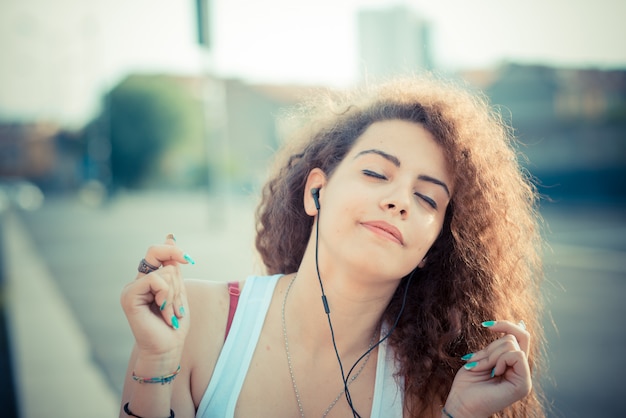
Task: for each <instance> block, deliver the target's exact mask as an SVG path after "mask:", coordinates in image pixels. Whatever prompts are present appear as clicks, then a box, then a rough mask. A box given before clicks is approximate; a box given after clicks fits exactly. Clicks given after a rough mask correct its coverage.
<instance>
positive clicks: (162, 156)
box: [99, 75, 206, 188]
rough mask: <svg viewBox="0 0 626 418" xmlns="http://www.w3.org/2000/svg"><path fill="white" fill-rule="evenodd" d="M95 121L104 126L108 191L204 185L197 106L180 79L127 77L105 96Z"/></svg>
mask: <svg viewBox="0 0 626 418" xmlns="http://www.w3.org/2000/svg"><path fill="white" fill-rule="evenodd" d="M99 119H100V123H101V124H108V134H109V138H110V141H111V154H110V166H111V175H112V186H113V187H115V188H117V187H129V188H138V187H146V186H149V187H154V186H189V185H196V186H197V185H199V184H204V183H206V164H205V158H204V156H205V155H206V153H205V152H203V147H204V145H203V143H202V132H203V128H202V124H203V121H202V114H201V103H200V102H199V101H198V100H196V99H195V98H194V97H193V96H192V94H191V89H189V88H187V86H186V85H185V80H184V79H178V78H174V77H169V76H163V75H133V76H130V77H128V78H126V79H125V80H123V81H122V82H121V83H120V84H118V85H117V86H116V87H115V88H113V90H111V92H110V93H109V94H108V96H107V98H106V106H105V111H104V112H103V113H102V115H101V116H100V118H99ZM198 148H199V149H198Z"/></svg>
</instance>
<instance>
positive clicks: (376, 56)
mask: <svg viewBox="0 0 626 418" xmlns="http://www.w3.org/2000/svg"><path fill="white" fill-rule="evenodd" d="M358 30H359V50H360V62H359V69H360V72H361V77H362V78H367V77H374V78H380V77H389V76H393V75H397V74H402V73H407V72H416V71H420V70H430V69H432V68H433V62H432V44H431V42H432V41H431V28H430V25H429V23H428V22H427V21H425V20H423V19H420V17H419V16H417V15H416V14H415V13H414V12H413V11H412V10H411V9H409V8H408V7H407V6H395V7H393V8H389V9H376V10H362V11H360V12H359V14H358Z"/></svg>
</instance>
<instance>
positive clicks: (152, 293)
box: [121, 234, 193, 357]
mask: <svg viewBox="0 0 626 418" xmlns="http://www.w3.org/2000/svg"><path fill="white" fill-rule="evenodd" d="M143 261H145V263H143V265H140V270H143V271H145V272H147V274H146V273H142V272H141V271H140V272H139V273H138V274H137V277H136V279H135V280H134V281H132V282H130V283H128V284H127V285H126V286H125V287H124V290H123V291H122V295H121V304H122V308H123V309H124V313H125V314H126V318H127V319H128V323H129V324H130V327H131V330H132V332H133V335H134V336H135V340H136V345H137V349H138V350H139V352H140V353H141V354H144V355H149V356H155V357H158V356H161V355H164V354H174V353H180V352H181V351H182V346H183V343H184V340H185V337H186V335H187V332H188V328H189V312H188V309H187V307H188V303H187V295H186V291H185V286H184V283H183V279H182V276H181V273H180V266H179V264H188V263H190V262H191V263H193V260H192V259H191V257H189V256H188V255H186V254H184V253H183V251H182V250H180V249H179V248H178V247H177V246H176V241H175V239H174V236H173V235H171V234H170V235H168V236H167V238H166V240H165V242H164V243H163V244H161V245H154V246H151V247H150V248H148V251H147V252H146V255H145V258H144V260H143ZM142 267H143V268H142ZM153 268H156V269H153Z"/></svg>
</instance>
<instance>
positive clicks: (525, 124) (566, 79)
mask: <svg viewBox="0 0 626 418" xmlns="http://www.w3.org/2000/svg"><path fill="white" fill-rule="evenodd" d="M460 76H461V77H462V78H464V79H466V80H468V81H469V82H470V83H474V84H475V85H477V87H480V88H481V89H483V90H484V91H485V93H486V94H487V95H488V96H489V98H490V100H491V102H492V103H493V104H494V105H495V106H496V108H497V109H498V110H499V112H500V114H501V115H502V117H503V118H504V119H505V120H506V121H507V122H508V123H509V124H510V125H511V126H512V127H513V128H514V132H515V135H516V137H517V138H518V139H519V140H520V142H521V144H523V145H522V146H521V147H520V151H521V152H522V153H523V154H525V155H526V156H527V157H528V159H529V162H528V169H529V171H530V172H531V173H532V174H533V175H534V176H536V177H537V178H538V179H539V181H540V183H541V186H540V192H542V193H544V194H546V195H547V196H549V197H554V198H557V199H558V198H562V197H573V196H577V197H579V198H583V199H589V198H603V199H604V198H611V199H614V198H617V199H624V198H626V70H599V69H568V68H554V67H547V66H543V65H519V64H505V65H502V66H501V67H500V68H498V69H496V70H493V71H473V72H469V73H465V74H463V73H462V74H460Z"/></svg>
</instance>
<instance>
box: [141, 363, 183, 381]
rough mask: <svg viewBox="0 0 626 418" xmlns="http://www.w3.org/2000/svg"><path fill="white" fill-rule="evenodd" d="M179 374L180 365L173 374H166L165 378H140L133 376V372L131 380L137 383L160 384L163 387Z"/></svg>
mask: <svg viewBox="0 0 626 418" xmlns="http://www.w3.org/2000/svg"><path fill="white" fill-rule="evenodd" d="M179 372H180V365H179V366H178V369H176V371H175V372H174V373H172V374H166V375H165V376H158V377H140V376H137V375H136V374H135V371H133V380H134V381H135V382H139V383H160V384H162V385H164V384H166V383H170V382H171V381H172V380H174V378H175V377H176V375H178V373H179Z"/></svg>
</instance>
